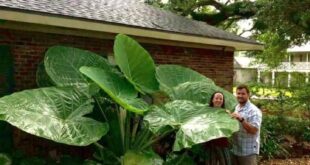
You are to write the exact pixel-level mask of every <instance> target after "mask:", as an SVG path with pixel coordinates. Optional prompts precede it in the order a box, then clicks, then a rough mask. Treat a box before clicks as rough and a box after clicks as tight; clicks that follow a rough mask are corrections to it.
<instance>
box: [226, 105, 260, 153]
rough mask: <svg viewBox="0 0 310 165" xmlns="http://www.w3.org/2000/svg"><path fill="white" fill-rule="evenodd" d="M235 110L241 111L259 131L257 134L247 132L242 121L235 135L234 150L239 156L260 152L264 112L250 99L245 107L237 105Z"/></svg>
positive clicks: (245, 119) (245, 118)
mask: <svg viewBox="0 0 310 165" xmlns="http://www.w3.org/2000/svg"><path fill="white" fill-rule="evenodd" d="M235 112H237V113H239V114H240V116H241V117H243V118H244V121H246V122H248V123H250V124H251V125H252V126H254V127H256V128H257V129H258V131H257V132H256V134H254V135H253V134H250V133H247V131H246V130H245V129H244V128H243V126H242V123H239V127H240V129H239V131H238V132H236V133H235V134H234V135H233V148H232V152H233V153H234V154H235V155H237V156H248V155H253V154H259V145H260V141H259V138H260V126H261V123H262V112H261V110H260V109H258V108H257V107H256V106H255V105H254V104H252V103H251V102H250V101H248V102H247V103H246V104H245V105H244V106H243V107H240V105H237V106H236V108H235Z"/></svg>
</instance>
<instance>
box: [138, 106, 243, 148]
mask: <svg viewBox="0 0 310 165" xmlns="http://www.w3.org/2000/svg"><path fill="white" fill-rule="evenodd" d="M144 121H145V122H147V124H149V129H150V130H151V131H152V132H153V133H155V134H158V133H160V132H161V130H163V129H166V128H167V126H169V127H171V128H173V129H175V130H176V131H177V133H176V139H175V142H174V145H173V150H174V151H180V150H181V149H183V148H190V147H191V146H193V145H195V144H198V143H203V142H207V141H210V140H213V139H217V138H220V137H230V136H231V135H232V134H233V133H234V132H236V131H238V129H239V125H238V122H237V121H236V120H234V119H232V118H231V117H230V115H229V114H227V113H226V112H225V110H224V109H216V108H212V107H209V106H207V105H204V104H199V103H193V102H191V101H186V100H175V101H173V102H169V103H167V104H165V105H164V106H163V107H158V106H155V107H153V108H152V110H151V111H149V113H148V114H147V115H146V116H145V117H144Z"/></svg>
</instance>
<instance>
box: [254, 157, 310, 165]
mask: <svg viewBox="0 0 310 165" xmlns="http://www.w3.org/2000/svg"><path fill="white" fill-rule="evenodd" d="M259 165H310V158H309V157H307V158H291V159H271V160H264V161H261V162H260V163H259Z"/></svg>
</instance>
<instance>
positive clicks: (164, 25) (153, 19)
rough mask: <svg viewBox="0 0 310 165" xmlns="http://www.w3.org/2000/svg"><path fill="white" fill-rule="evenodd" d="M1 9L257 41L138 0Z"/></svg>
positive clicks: (60, 0)
mask: <svg viewBox="0 0 310 165" xmlns="http://www.w3.org/2000/svg"><path fill="white" fill-rule="evenodd" d="M0 9H5V10H14V11H23V12H28V13H40V14H45V15H53V16H61V17H63V16H64V17H70V18H74V19H83V20H91V21H95V22H102V23H109V24H114V25H120V26H129V27H137V28H143V29H152V30H157V31H164V32H170V33H178V34H186V35H192V36H200V37H208V38H215V39H221V40H229V41H236V42H242V43H249V44H258V43H257V42H256V41H253V40H250V39H246V38H243V37H240V36H237V35H234V34H231V33H228V32H226V31H223V30H221V29H218V28H215V27H213V26H210V25H208V24H206V23H204V22H199V21H195V20H191V19H188V18H184V17H182V16H178V15H176V14H174V13H171V12H169V11H165V10H162V9H159V8H156V7H153V6H150V5H147V4H144V3H142V2H137V1H135V0H0Z"/></svg>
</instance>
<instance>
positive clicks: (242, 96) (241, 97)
mask: <svg viewBox="0 0 310 165" xmlns="http://www.w3.org/2000/svg"><path fill="white" fill-rule="evenodd" d="M237 100H238V102H239V103H240V104H245V103H246V102H247V101H248V100H249V94H248V93H247V92H246V89H244V88H242V89H237Z"/></svg>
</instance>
